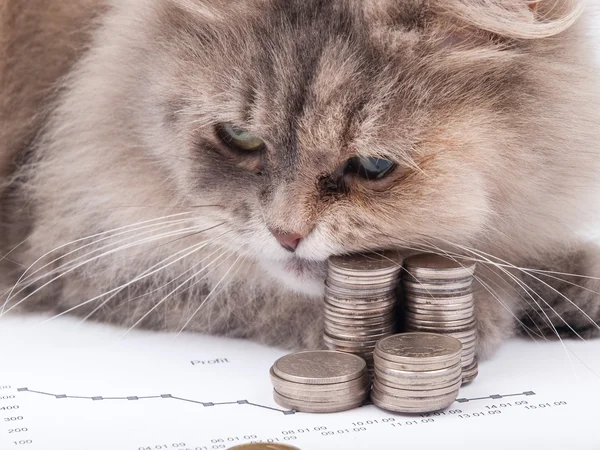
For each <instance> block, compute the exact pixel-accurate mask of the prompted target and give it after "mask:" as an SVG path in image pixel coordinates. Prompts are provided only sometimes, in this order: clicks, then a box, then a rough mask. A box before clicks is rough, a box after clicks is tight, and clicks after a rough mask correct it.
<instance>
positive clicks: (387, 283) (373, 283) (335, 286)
mask: <svg viewBox="0 0 600 450" xmlns="http://www.w3.org/2000/svg"><path fill="white" fill-rule="evenodd" d="M399 283H400V278H399V277H398V275H396V274H392V275H386V276H384V277H377V278H374V277H355V276H347V275H344V276H341V275H338V274H336V273H333V272H329V273H328V276H327V280H326V281H325V286H326V287H327V288H329V289H330V290H332V291H340V292H345V291H349V290H352V289H354V288H355V289H357V290H359V291H374V292H377V291H384V292H385V291H390V290H395V289H397V288H398V284H399Z"/></svg>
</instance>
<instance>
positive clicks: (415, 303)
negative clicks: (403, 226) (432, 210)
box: [403, 254, 478, 383]
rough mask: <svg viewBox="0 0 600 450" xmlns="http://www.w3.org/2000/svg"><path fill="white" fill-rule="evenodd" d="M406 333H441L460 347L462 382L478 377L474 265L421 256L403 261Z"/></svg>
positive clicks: (426, 255)
mask: <svg viewBox="0 0 600 450" xmlns="http://www.w3.org/2000/svg"><path fill="white" fill-rule="evenodd" d="M404 267H405V273H404V276H403V288H404V294H405V310H404V326H405V330H406V331H423V332H430V333H440V334H444V335H447V336H452V337H455V338H457V339H459V340H460V341H461V342H462V344H463V352H462V370H463V382H464V383H468V382H470V381H473V380H474V379H475V378H476V377H477V373H478V365H477V359H476V357H475V350H476V345H477V326H476V322H475V302H474V299H473V290H472V285H473V274H474V272H475V264H474V263H470V262H467V261H458V260H454V259H449V258H444V257H442V256H439V255H433V254H421V255H416V256H412V257H410V258H408V259H406V261H405V266H404Z"/></svg>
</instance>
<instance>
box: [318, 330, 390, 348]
mask: <svg viewBox="0 0 600 450" xmlns="http://www.w3.org/2000/svg"><path fill="white" fill-rule="evenodd" d="M391 335H392V333H390V334H389V335H388V336H391ZM388 336H383V337H385V338H387V337H388ZM380 339H382V337H379V336H375V337H372V338H367V337H364V338H358V339H357V338H348V337H345V336H344V337H343V338H337V337H334V336H331V335H330V334H325V335H323V340H324V341H325V342H330V343H332V344H335V345H339V346H341V347H344V346H348V347H350V346H351V347H372V348H375V347H374V346H375V344H377V342H378V341H379V340H380Z"/></svg>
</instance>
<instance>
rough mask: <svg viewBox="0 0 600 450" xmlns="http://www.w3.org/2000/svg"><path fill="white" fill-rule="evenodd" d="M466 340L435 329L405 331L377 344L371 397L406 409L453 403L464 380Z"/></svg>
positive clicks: (384, 404) (428, 409)
mask: <svg viewBox="0 0 600 450" xmlns="http://www.w3.org/2000/svg"><path fill="white" fill-rule="evenodd" d="M461 352H462V344H461V343H460V341H459V340H458V339H455V338H453V337H450V336H443V335H438V334H432V333H404V334H396V335H394V336H390V337H388V338H385V339H382V340H381V341H379V342H378V343H377V346H376V347H375V352H374V357H375V379H374V381H373V391H372V392H371V400H372V401H373V403H374V404H375V405H376V406H378V407H380V408H383V409H386V410H388V411H395V412H404V413H424V412H433V411H439V410H441V409H444V408H447V407H448V406H450V405H451V404H452V403H453V402H454V400H456V397H457V396H458V392H459V389H460V386H461V383H462V369H461Z"/></svg>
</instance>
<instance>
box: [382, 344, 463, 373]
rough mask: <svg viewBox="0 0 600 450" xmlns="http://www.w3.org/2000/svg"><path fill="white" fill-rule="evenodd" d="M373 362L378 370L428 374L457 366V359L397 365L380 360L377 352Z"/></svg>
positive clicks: (397, 363) (383, 359)
mask: <svg viewBox="0 0 600 450" xmlns="http://www.w3.org/2000/svg"><path fill="white" fill-rule="evenodd" d="M373 360H374V362H375V364H376V365H377V367H379V368H380V369H384V368H387V369H392V370H399V371H407V372H430V371H432V370H442V369H448V368H451V367H454V368H456V367H455V366H457V365H458V364H459V361H458V357H457V358H455V359H449V360H447V361H442V362H433V363H426V362H423V363H418V364H417V363H399V362H395V361H388V360H387V359H385V358H382V357H381V356H380V355H379V353H378V352H377V350H375V351H374V352H373ZM392 375H393V374H392Z"/></svg>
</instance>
